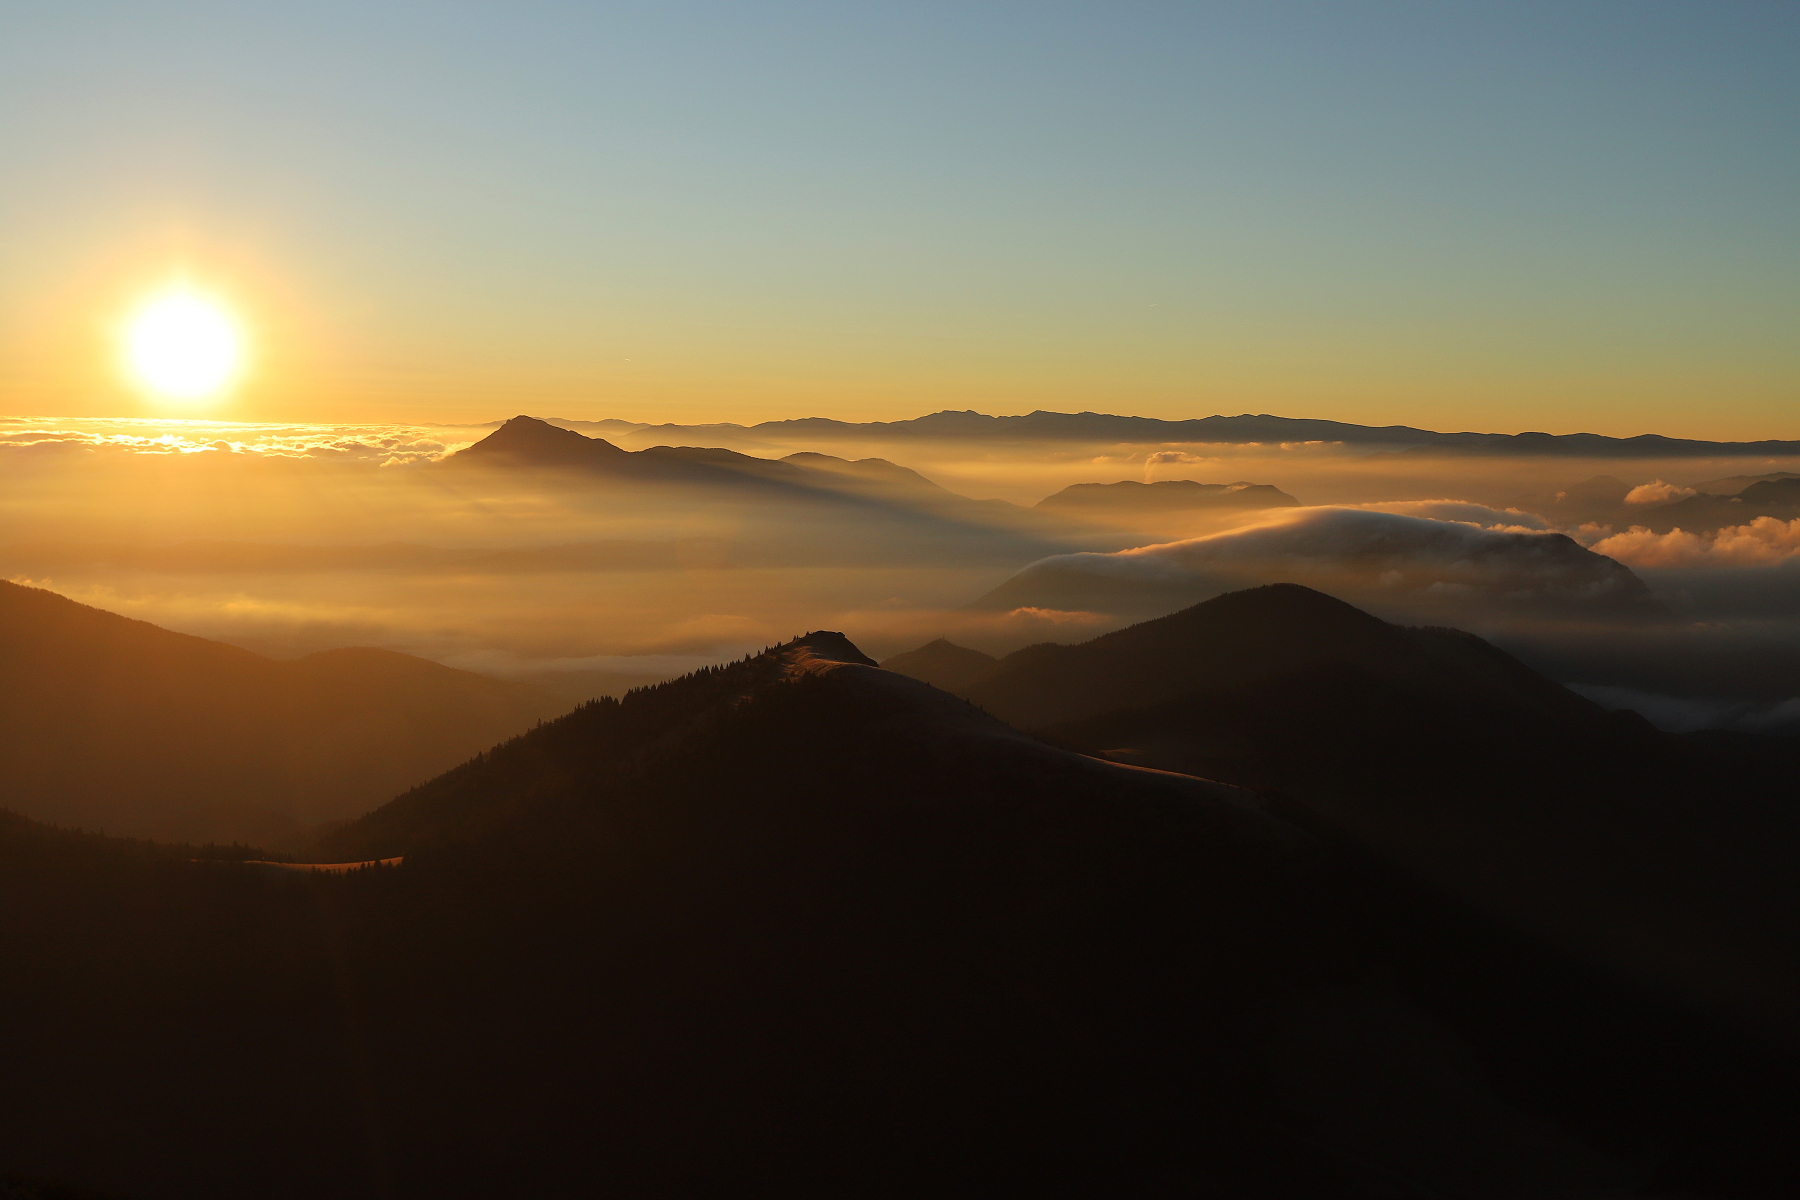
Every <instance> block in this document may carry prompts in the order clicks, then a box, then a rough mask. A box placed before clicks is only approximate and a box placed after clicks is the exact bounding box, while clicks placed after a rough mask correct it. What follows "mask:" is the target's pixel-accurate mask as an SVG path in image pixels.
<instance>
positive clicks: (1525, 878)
mask: <svg viewBox="0 0 1800 1200" xmlns="http://www.w3.org/2000/svg"><path fill="white" fill-rule="evenodd" d="M960 692H961V694H962V695H964V696H966V697H968V698H969V699H971V700H972V701H974V702H975V703H977V704H980V705H981V706H982V707H984V708H986V709H987V710H989V711H991V712H994V713H996V714H998V715H1000V716H1002V717H1004V718H1006V719H1008V720H1012V721H1014V722H1015V723H1017V724H1020V725H1023V726H1026V727H1032V728H1037V729H1041V730H1044V731H1045V732H1046V733H1049V734H1051V735H1054V736H1055V737H1057V738H1060V739H1063V740H1065V741H1069V742H1072V743H1075V744H1080V745H1085V746H1089V747H1092V748H1095V749H1105V750H1109V751H1113V752H1114V756H1115V757H1118V758H1120V759H1122V760H1126V761H1133V762H1140V763H1144V764H1146V765H1151V766H1158V767H1163V768H1166V769H1172V770H1179V771H1188V772H1194V773H1201V774H1205V775H1208V776H1210V777H1213V778H1217V779H1221V780H1225V781H1228V782H1233V783H1237V784H1240V785H1242V786H1246V787H1252V788H1259V789H1271V790H1275V791H1278V792H1279V793H1281V794H1282V795H1283V796H1284V797H1286V799H1285V800H1284V802H1283V803H1284V804H1286V805H1289V806H1290V807H1289V808H1287V809H1284V811H1288V812H1289V813H1290V814H1291V815H1294V816H1296V818H1297V819H1301V820H1302V822H1303V823H1305V824H1308V825H1311V826H1312V827H1314V828H1319V829H1324V830H1330V831H1331V832H1332V835H1333V836H1337V837H1343V838H1347V839H1349V840H1350V841H1351V842H1353V843H1354V844H1356V845H1358V846H1360V847H1363V848H1364V849H1366V850H1367V851H1369V852H1372V853H1373V854H1375V855H1376V856H1377V857H1379V858H1381V859H1382V860H1384V861H1387V862H1389V863H1391V864H1395V865H1397V866H1399V867H1401V868H1402V869H1404V870H1405V871H1406V872H1408V873H1410V874H1412V875H1415V876H1417V877H1420V878H1424V879H1428V880H1430V881H1432V883H1433V885H1434V886H1436V887H1438V888H1441V889H1442V890H1443V891H1445V892H1447V893H1449V894H1452V895H1456V896H1459V897H1461V898H1463V899H1464V900H1466V901H1468V902H1470V903H1473V904H1475V905H1477V906H1478V907H1480V908H1482V909H1484V910H1485V911H1488V912H1490V913H1493V914H1495V915H1497V916H1499V917H1501V918H1502V919H1504V920H1506V921H1508V922H1510V923H1512V924H1513V925H1515V926H1516V927H1518V928H1522V929H1530V930H1533V931H1534V932H1535V933H1536V934H1538V935H1541V936H1546V937H1549V938H1551V939H1553V940H1555V941H1556V942H1558V943H1559V944H1561V945H1564V946H1566V947H1569V948H1571V949H1572V950H1573V951H1574V952H1576V953H1579V954H1581V955H1583V956H1585V957H1587V958H1588V960H1589V961H1592V962H1596V963H1604V964H1607V966H1608V967H1609V968H1611V969H1618V970H1623V971H1627V972H1630V973H1633V974H1635V975H1637V976H1639V977H1641V978H1644V979H1648V980H1654V981H1655V982H1656V985H1657V986H1663V987H1672V988H1676V989H1680V990H1682V991H1684V992H1685V993H1687V994H1688V995H1690V996H1691V997H1693V998H1695V1000H1696V1001H1697V1002H1699V1003H1703V1004H1705V1005H1710V1006H1715V1007H1717V1008H1718V1009H1720V1010H1721V1011H1731V1012H1733V1013H1735V1014H1737V1015H1738V1017H1740V1018H1741V1019H1745V1020H1751V1021H1755V1022H1757V1023H1759V1024H1761V1025H1763V1026H1764V1027H1765V1028H1780V1027H1784V1026H1786V1024H1787V1022H1789V1021H1790V1020H1791V1018H1792V1016H1793V1015H1794V1011H1795V1001H1794V997H1795V996H1796V995H1800V962H1797V961H1796V960H1795V957H1794V955H1793V954H1792V953H1791V950H1790V947H1791V945H1792V944H1793V939H1794V936H1795V934H1796V932H1797V931H1800V889H1797V888H1796V887H1795V886H1794V884H1793V882H1792V880H1791V873H1790V872H1788V871H1787V870H1786V868H1785V867H1784V866H1783V865H1782V864H1783V863H1784V862H1785V861H1786V858H1787V856H1788V855H1790V854H1791V853H1793V852H1795V851H1796V850H1800V820H1797V819H1796V817H1795V816H1794V814H1792V813H1791V812H1790V811H1788V810H1787V809H1786V808H1785V807H1784V806H1781V805H1779V804H1776V803H1774V802H1772V798H1770V797H1766V796H1763V795H1759V794H1757V793H1756V792H1755V791H1754V790H1753V789H1750V788H1745V787H1742V786H1740V785H1735V784H1734V783H1733V782H1732V780H1731V778H1730V777H1729V776H1726V777H1720V776H1719V775H1718V774H1717V773H1716V764H1701V763H1700V762H1699V761H1698V760H1696V759H1695V758H1694V756H1693V755H1692V754H1690V753H1688V752H1687V751H1686V750H1685V749H1684V747H1683V744H1682V743H1680V742H1678V741H1677V740H1675V739H1673V738H1670V737H1668V736H1666V735H1662V734H1659V733H1657V732H1656V731H1655V730H1653V729H1651V728H1650V727H1649V726H1648V724H1647V723H1645V722H1643V721H1642V720H1641V718H1636V717H1635V716H1634V715H1633V714H1609V713H1606V712H1603V711H1602V710H1601V709H1600V708H1599V707H1598V706H1595V705H1593V704H1590V703H1589V702H1588V701H1586V700H1584V699H1582V698H1581V697H1579V696H1576V695H1575V694H1573V693H1572V692H1569V691H1568V690H1567V689H1565V688H1562V687H1560V686H1558V685H1556V684H1554V683H1552V682H1551V681H1549V680H1547V679H1544V678H1543V677H1542V676H1539V675H1537V674H1536V673H1535V672H1533V671H1531V670H1529V669H1528V668H1526V667H1524V666H1523V665H1522V664H1520V663H1518V662H1517V661H1516V660H1514V659H1512V658H1510V657H1509V656H1507V655H1506V654H1504V653H1502V652H1500V651H1499V650H1497V649H1495V648H1494V647H1492V646H1490V645H1488V644H1487V643H1486V642H1483V641H1482V640H1481V639H1479V638H1475V637H1472V636H1470V635H1467V634H1462V633H1458V632H1456V631H1452V630H1434V629H1407V628H1402V627H1399V626H1394V625H1389V624H1386V623H1385V622H1381V621H1378V620H1376V619H1375V618H1373V617H1371V616H1369V615H1368V614H1366V613H1363V612H1361V611H1359V610H1357V609H1354V608H1352V607H1350V606H1349V605H1346V604H1343V603H1342V602H1340V601H1337V600H1334V599H1332V598H1331V597H1328V596H1325V595H1323V594H1320V593H1318V592H1313V591H1311V590H1309V589H1306V588H1301V587H1298V586H1296V585H1274V586H1270V587H1263V588H1257V589H1253V590H1250V591H1246V592H1239V593H1232V594H1227V595H1223V596H1220V597H1218V598H1217V599H1214V600H1211V601H1208V602H1206V603H1204V604H1200V605H1196V606H1194V607H1192V608H1189V609H1186V610H1183V611H1182V612H1179V613H1175V614H1173V615H1171V616H1168V617H1163V618H1160V619H1158V620H1155V621H1148V622H1145V623H1143V624H1140V625H1136V626H1133V627H1131V628H1128V629H1125V630H1121V631H1119V632H1117V633H1112V634H1108V635H1106V636H1104V637H1100V638H1096V639H1094V640H1093V641H1091V642H1087V643H1084V644H1082V645H1078V646H1056V645H1045V646H1037V647H1029V648H1027V649H1025V650H1021V651H1019V652H1018V653H1016V654H1013V655H1010V656H1008V657H1007V658H1004V659H1002V660H1001V661H1000V662H999V663H997V664H995V665H994V666H993V667H992V668H990V669H989V670H988V671H986V672H985V673H984V674H983V675H981V676H980V677H978V678H977V679H975V680H974V681H972V682H970V683H969V684H967V685H965V686H964V687H963V688H962V689H960ZM1524 864H1530V865H1529V867H1526V866H1524Z"/></svg>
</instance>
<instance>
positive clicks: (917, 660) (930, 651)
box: [881, 638, 998, 691]
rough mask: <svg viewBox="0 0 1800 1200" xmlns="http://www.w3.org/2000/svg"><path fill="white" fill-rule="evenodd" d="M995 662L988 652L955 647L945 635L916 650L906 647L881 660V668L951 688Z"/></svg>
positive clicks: (971, 677) (933, 685) (956, 686)
mask: <svg viewBox="0 0 1800 1200" xmlns="http://www.w3.org/2000/svg"><path fill="white" fill-rule="evenodd" d="M997 661H998V660H997V659H995V657H994V656H993V655H991V654H983V653H982V652H981V651H979V650H971V649H969V648H968V647H967V646H958V645H957V644H956V643H954V642H952V641H950V640H949V639H948V638H938V639H937V640H936V641H934V642H926V643H925V644H924V645H923V646H920V647H919V648H918V649H917V650H908V651H907V652H906V653H904V654H896V655H894V657H892V658H889V659H885V660H883V662H882V664H881V669H882V670H884V671H893V672H896V673H897V674H900V675H905V676H907V677H908V678H909V679H917V680H919V681H921V682H923V683H929V684H930V685H931V686H932V687H940V688H943V689H944V690H946V691H954V690H955V689H957V688H959V687H961V686H962V685H963V684H965V683H968V682H969V681H970V680H971V679H974V678H975V677H976V676H977V675H980V674H981V673H982V672H983V671H985V670H987V669H988V668H989V667H991V666H993V665H994V663H995V662H997Z"/></svg>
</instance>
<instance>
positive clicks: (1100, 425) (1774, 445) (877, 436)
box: [569, 409, 1800, 458]
mask: <svg viewBox="0 0 1800 1200" xmlns="http://www.w3.org/2000/svg"><path fill="white" fill-rule="evenodd" d="M569 424H573V422H570V423H569ZM596 424H606V425H607V426H608V428H609V429H617V427H618V425H617V423H596ZM696 435H697V436H701V437H705V438H707V439H709V440H712V441H738V442H745V443H751V444H770V445H779V444H786V443H793V442H843V443H867V442H883V441H965V440H974V441H991V442H1058V441H1060V442H1107V443H1120V442H1124V443H1136V444H1144V443H1174V444H1183V443H1235V444H1239V445H1242V444H1249V443H1276V444H1280V443H1284V442H1287V443H1292V442H1339V443H1343V444H1346V445H1354V446H1370V447H1377V448H1406V449H1407V452H1408V453H1415V454H1434V453H1451V454H1482V455H1502V456H1519V457H1540V456H1558V457H1570V458H1712V457H1741V458H1750V457H1768V456H1794V455H1800V441H1773V440H1767V441H1756V442H1711V441H1698V440H1694V439H1689V438H1669V437H1662V436H1660V435H1657V434H1643V435H1640V436H1637V437H1627V438H1615V437H1607V436H1604V435H1602V434H1596V433H1570V434H1549V433H1510V434H1509V433H1438V432H1435V431H1433V430H1429V429H1415V428H1413V427H1412V426H1409V425H1383V426H1370V425H1353V424H1350V423H1348V422H1344V421H1323V420H1316V419H1312V418H1302V417H1278V416H1273V415H1271V414H1268V413H1261V414H1250V413H1244V414H1241V415H1238V416H1222V415H1215V416H1210V417H1198V418H1192V419H1189V420H1182V421H1165V420H1161V419H1159V418H1155V417H1128V416H1116V415H1112V414H1108V413H1096V412H1079V413H1055V412H1046V411H1043V410H1041V409H1040V410H1038V411H1036V412H1030V413H1026V414H1024V415H1022V416H1001V417H995V416H988V415H986V414H984V413H978V412H975V411H973V410H967V411H956V410H945V411H943V412H937V413H931V414H928V415H926V416H922V417H915V418H912V419H910V420H904V421H867V422H852V421H837V420H831V419H829V418H826V417H803V418H800V419H798V420H787V421H764V422H761V423H760V424H756V425H749V426H745V425H734V424H729V423H724V424H713V425H673V424H664V425H646V426H640V427H638V428H636V429H632V430H629V431H625V430H619V432H618V433H617V434H616V436H621V437H630V438H631V439H633V440H639V441H643V440H650V439H663V440H675V439H682V438H687V437H690V436H696Z"/></svg>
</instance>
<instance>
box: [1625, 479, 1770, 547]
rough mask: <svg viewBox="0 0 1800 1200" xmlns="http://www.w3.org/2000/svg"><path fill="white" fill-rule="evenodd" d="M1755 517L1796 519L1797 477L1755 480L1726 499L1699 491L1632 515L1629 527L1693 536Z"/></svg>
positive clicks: (1745, 521)
mask: <svg viewBox="0 0 1800 1200" xmlns="http://www.w3.org/2000/svg"><path fill="white" fill-rule="evenodd" d="M1758 517H1777V518H1780V519H1781V520H1783V521H1791V520H1793V519H1794V518H1796V517H1800V477H1796V478H1787V479H1779V478H1778V479H1759V480H1756V481H1754V482H1751V483H1748V484H1746V485H1745V486H1744V487H1743V488H1742V489H1741V490H1739V491H1738V492H1737V494H1736V495H1730V496H1723V495H1712V494H1710V493H1707V492H1704V491H1703V492H1701V493H1699V494H1698V495H1694V496H1688V497H1687V498H1685V499H1682V500H1675V501H1671V502H1670V503H1668V504H1658V505H1656V506H1655V507H1653V508H1647V509H1644V510H1642V511H1641V512H1640V513H1637V514H1634V515H1633V517H1632V524H1634V525H1644V526H1646V527H1648V528H1650V529H1653V530H1655V531H1656V532H1657V533H1667V532H1669V531H1670V530H1672V529H1685V530H1687V531H1688V532H1689V533H1696V532H1711V531H1712V530H1715V529H1721V528H1723V527H1725V526H1728V525H1747V524H1749V523H1750V522H1751V521H1754V520H1755V519H1756V518H1758Z"/></svg>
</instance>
